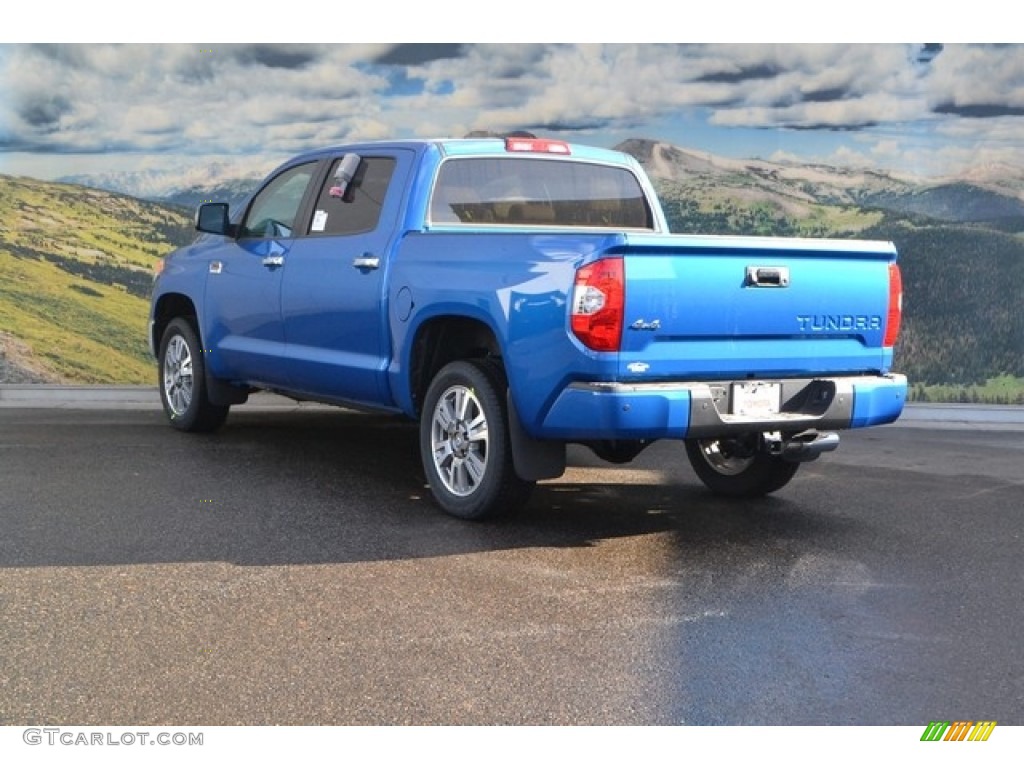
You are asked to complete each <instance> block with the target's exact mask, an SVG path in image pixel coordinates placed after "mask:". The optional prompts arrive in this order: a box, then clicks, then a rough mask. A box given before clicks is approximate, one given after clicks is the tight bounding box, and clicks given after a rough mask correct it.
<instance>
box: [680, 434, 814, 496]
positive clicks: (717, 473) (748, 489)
mask: <svg viewBox="0 0 1024 768" xmlns="http://www.w3.org/2000/svg"><path fill="white" fill-rule="evenodd" d="M686 454H687V456H688V457H689V459H690V464H691V465H692V466H693V471H694V472H696V473H697V477H699V478H700V479H701V482H703V483H704V485H706V486H707V487H708V488H710V489H711V490H712V491H713V492H715V493H717V494H719V495H721V496H732V497H737V498H750V497H753V496H763V495H765V494H768V493H772V492H773V491H777V490H779V489H780V488H782V487H783V486H784V485H786V483H788V482H789V481H790V480H792V479H793V476H794V475H795V474H796V471H797V470H798V469H799V468H800V465H799V464H798V463H797V462H793V461H786V460H784V459H781V458H779V457H778V456H772V455H771V454H770V453H768V452H766V451H765V450H763V447H762V444H761V436H760V435H758V434H756V433H750V434H745V435H737V436H735V437H720V438H713V439H709V440H687V441H686Z"/></svg>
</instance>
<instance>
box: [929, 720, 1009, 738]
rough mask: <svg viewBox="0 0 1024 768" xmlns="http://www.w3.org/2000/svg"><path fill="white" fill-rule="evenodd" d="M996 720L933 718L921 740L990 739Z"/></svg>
mask: <svg viewBox="0 0 1024 768" xmlns="http://www.w3.org/2000/svg"><path fill="white" fill-rule="evenodd" d="M995 727H996V721H995V720H979V721H978V722H974V721H972V720H956V721H954V722H950V721H949V720H932V721H931V722H930V723H928V726H927V727H926V728H925V729H924V733H923V734H921V741H988V737H989V736H991V735H992V731H994V730H995Z"/></svg>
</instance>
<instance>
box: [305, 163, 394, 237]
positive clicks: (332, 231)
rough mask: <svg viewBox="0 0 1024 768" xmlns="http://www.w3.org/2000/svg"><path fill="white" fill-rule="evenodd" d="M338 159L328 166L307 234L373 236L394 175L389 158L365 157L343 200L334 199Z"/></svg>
mask: <svg viewBox="0 0 1024 768" xmlns="http://www.w3.org/2000/svg"><path fill="white" fill-rule="evenodd" d="M340 162H341V158H338V159H337V160H335V161H334V163H333V164H332V165H331V171H330V173H328V174H327V181H326V182H325V183H324V186H323V188H322V189H321V190H320V195H319V196H318V197H317V201H316V207H315V208H314V210H313V220H312V221H311V222H310V227H309V234H310V235H313V236H316V235H354V234H358V233H360V232H372V231H373V230H374V229H376V228H377V223H378V222H379V221H380V214H381V210H382V209H383V207H384V199H385V197H386V196H387V192H388V186H389V185H390V184H391V177H392V175H394V172H395V159H394V158H392V157H364V158H363V159H362V161H361V162H360V163H359V167H358V168H357V170H356V173H355V176H354V177H353V178H352V181H351V182H350V184H349V189H348V190H347V192H346V194H345V195H344V196H339V195H337V193H336V192H334V193H332V190H336V189H337V187H336V184H337V182H336V181H335V180H334V174H335V171H336V170H337V167H338V164H339V163H340Z"/></svg>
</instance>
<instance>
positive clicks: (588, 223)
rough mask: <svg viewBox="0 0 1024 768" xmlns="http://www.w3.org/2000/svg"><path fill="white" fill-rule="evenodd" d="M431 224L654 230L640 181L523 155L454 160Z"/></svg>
mask: <svg viewBox="0 0 1024 768" xmlns="http://www.w3.org/2000/svg"><path fill="white" fill-rule="evenodd" d="M430 222H431V224H433V225H450V224H453V225H459V224H463V225H473V226H479V225H483V226H488V225H491V226H509V225H512V226H516V225H524V226H531V227H537V226H542V227H543V226H550V227H596V228H608V227H611V228H615V229H641V230H652V229H654V216H653V214H652V212H651V208H650V205H649V204H648V201H647V197H646V196H645V195H644V191H643V188H642V187H641V185H640V182H639V180H638V179H637V178H636V176H635V175H634V174H633V173H632V172H630V171H629V170H628V169H626V168H621V167H616V166H611V165H602V164H599V163H591V162H583V161H568V160H548V159H540V158H524V157H455V158H449V159H447V160H445V161H444V162H443V163H442V164H441V167H440V169H439V171H438V175H437V180H436V182H435V184H434V192H433V195H432V196H431V202H430Z"/></svg>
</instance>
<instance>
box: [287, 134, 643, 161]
mask: <svg viewBox="0 0 1024 768" xmlns="http://www.w3.org/2000/svg"><path fill="white" fill-rule="evenodd" d="M558 143H561V144H565V145H567V146H568V148H569V152H568V153H567V154H566V153H549V152H540V151H538V152H514V153H513V152H509V150H508V149H506V146H505V139H503V138H490V137H488V138H462V139H457V138H440V139H405V140H396V141H360V142H352V143H350V144H342V145H338V146H333V147H324V148H321V149H315V150H310V151H308V152H303V153H302V154H300V155H296V156H295V157H293V158H292V159H291V160H290V161H289V162H288V164H289V165H290V164H292V163H294V162H298V161H303V160H314V159H318V158H321V157H324V156H329V155H336V154H337V153H339V152H352V151H360V150H369V149H373V148H384V147H389V148H395V149H411V150H414V151H422V150H424V149H426V148H428V147H434V148H435V149H436V150H437V151H439V152H440V153H441V154H442V155H446V156H449V157H451V156H460V155H461V156H466V155H477V156H479V155H502V156H505V155H508V154H516V155H530V156H534V157H536V156H549V157H550V156H554V157H567V156H568V157H574V158H577V159H584V160H594V161H599V162H605V163H622V161H623V157H624V155H623V153H622V152H619V151H617V150H613V149H603V148H601V147H591V146H587V145H584V144H571V143H568V142H558ZM625 157H629V156H628V155H625Z"/></svg>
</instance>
